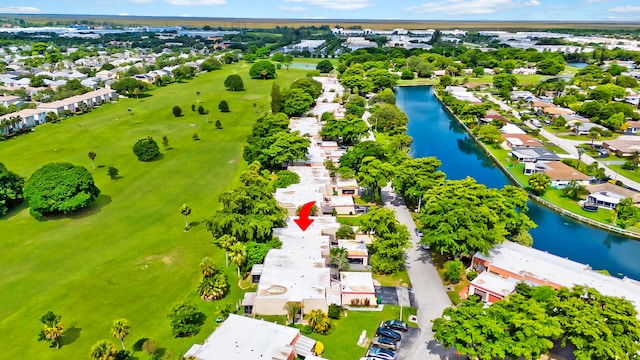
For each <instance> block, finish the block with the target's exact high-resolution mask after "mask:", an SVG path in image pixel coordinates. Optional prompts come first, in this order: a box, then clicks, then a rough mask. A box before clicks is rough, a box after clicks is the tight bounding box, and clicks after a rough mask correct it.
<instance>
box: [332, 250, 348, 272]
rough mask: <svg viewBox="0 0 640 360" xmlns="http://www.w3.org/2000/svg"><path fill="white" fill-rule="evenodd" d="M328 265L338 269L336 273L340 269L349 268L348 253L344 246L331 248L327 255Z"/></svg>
mask: <svg viewBox="0 0 640 360" xmlns="http://www.w3.org/2000/svg"><path fill="white" fill-rule="evenodd" d="M329 265H333V266H335V267H336V268H337V269H338V273H340V271H342V270H349V254H348V253H347V249H345V248H333V249H331V255H330V257H329Z"/></svg>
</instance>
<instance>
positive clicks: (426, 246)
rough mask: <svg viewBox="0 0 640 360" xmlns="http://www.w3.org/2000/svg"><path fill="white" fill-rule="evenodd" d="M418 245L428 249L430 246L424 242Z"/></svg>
mask: <svg viewBox="0 0 640 360" xmlns="http://www.w3.org/2000/svg"><path fill="white" fill-rule="evenodd" d="M420 247H421V248H422V250H429V249H431V246H429V245H427V244H425V243H421V244H420Z"/></svg>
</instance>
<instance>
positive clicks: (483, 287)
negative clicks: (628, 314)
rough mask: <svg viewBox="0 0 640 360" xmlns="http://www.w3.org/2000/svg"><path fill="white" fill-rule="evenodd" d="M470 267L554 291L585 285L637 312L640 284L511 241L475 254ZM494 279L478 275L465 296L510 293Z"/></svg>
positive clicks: (509, 284)
mask: <svg viewBox="0 0 640 360" xmlns="http://www.w3.org/2000/svg"><path fill="white" fill-rule="evenodd" d="M471 267H472V268H473V269H474V270H476V271H478V272H479V273H480V274H482V273H485V272H487V273H491V274H493V275H496V276H499V277H501V278H502V279H514V280H516V281H518V282H525V283H527V284H529V285H534V286H536V285H547V286H550V287H552V288H554V289H559V288H563V287H567V288H571V287H573V286H576V285H581V286H588V287H591V288H594V289H596V290H598V291H599V292H600V293H601V294H603V295H607V296H616V297H620V298H624V299H626V300H628V301H630V302H631V303H632V304H633V306H634V307H635V308H636V310H638V309H640V282H638V281H636V280H633V279H629V278H627V277H625V278H622V279H620V278H617V277H615V276H609V275H604V274H600V273H598V272H596V271H593V270H592V269H591V267H590V266H589V265H586V264H581V263H578V262H576V261H572V260H569V259H566V258H562V257H560V256H557V255H553V254H549V253H547V252H545V251H541V250H537V249H534V248H531V247H527V246H523V245H520V244H516V243H513V242H510V241H505V242H503V243H502V244H500V245H496V246H495V247H494V248H493V249H492V250H491V251H489V254H487V255H485V254H482V253H480V252H478V253H476V254H475V255H474V256H473V259H472V260H471ZM494 279H495V277H494V278H491V279H489V280H488V278H487V277H480V276H478V277H477V278H475V279H474V280H473V281H472V282H471V285H470V286H469V292H468V293H469V294H478V295H480V296H484V298H485V299H486V300H487V301H491V300H492V299H495V298H496V297H499V296H500V295H501V294H505V293H508V292H509V289H510V286H511V283H508V282H505V281H494ZM483 291H484V292H486V293H487V294H486V295H484V294H483V293H482V292H483ZM490 294H493V297H491V295H490ZM638 316H640V315H638Z"/></svg>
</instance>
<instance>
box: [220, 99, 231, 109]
mask: <svg viewBox="0 0 640 360" xmlns="http://www.w3.org/2000/svg"><path fill="white" fill-rule="evenodd" d="M218 109H219V110H220V111H221V112H229V104H228V103H227V101H226V100H220V103H219V104H218Z"/></svg>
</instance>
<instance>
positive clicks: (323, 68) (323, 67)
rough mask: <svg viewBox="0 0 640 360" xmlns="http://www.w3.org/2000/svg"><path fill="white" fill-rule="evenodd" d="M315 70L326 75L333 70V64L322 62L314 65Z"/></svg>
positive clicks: (326, 61) (328, 61) (327, 61)
mask: <svg viewBox="0 0 640 360" xmlns="http://www.w3.org/2000/svg"><path fill="white" fill-rule="evenodd" d="M316 70H318V71H319V72H321V73H328V72H330V71H331V70H333V64H332V63H331V61H330V60H322V61H320V62H319V63H318V65H316Z"/></svg>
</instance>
